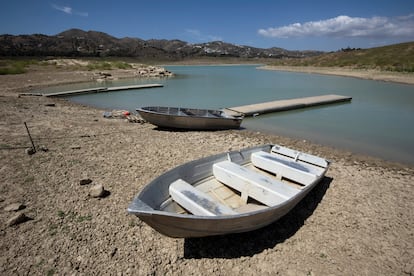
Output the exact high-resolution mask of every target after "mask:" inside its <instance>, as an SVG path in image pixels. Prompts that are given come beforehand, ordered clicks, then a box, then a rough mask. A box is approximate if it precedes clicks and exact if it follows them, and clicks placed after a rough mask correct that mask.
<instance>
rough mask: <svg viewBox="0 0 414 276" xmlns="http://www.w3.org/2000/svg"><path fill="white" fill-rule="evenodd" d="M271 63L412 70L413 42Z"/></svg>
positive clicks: (413, 65) (413, 68) (413, 59)
mask: <svg viewBox="0 0 414 276" xmlns="http://www.w3.org/2000/svg"><path fill="white" fill-rule="evenodd" d="M272 65H290V66H317V67H352V68H356V69H379V70H385V71H397V72H414V42H407V43H401V44H394V45H390V46H384V47H377V48H370V49H350V48H346V49H342V50H341V51H338V52H333V53H325V54H322V55H318V56H314V57H307V58H303V59H283V60H279V61H275V62H274V63H273V64H272Z"/></svg>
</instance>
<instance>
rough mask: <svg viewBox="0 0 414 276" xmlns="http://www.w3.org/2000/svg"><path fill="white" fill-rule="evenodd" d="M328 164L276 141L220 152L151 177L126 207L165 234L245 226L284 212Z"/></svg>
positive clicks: (248, 228) (181, 235)
mask: <svg viewBox="0 0 414 276" xmlns="http://www.w3.org/2000/svg"><path fill="white" fill-rule="evenodd" d="M328 167H329V161H327V160H326V159H323V158H320V157H317V156H314V155H310V154H306V153H302V152H298V151H295V150H292V149H289V148H286V147H282V146H278V145H263V146H258V147H254V148H248V149H244V150H241V151H231V152H227V153H222V154H218V155H214V156H210V157H206V158H202V159H199V160H195V161H191V162H189V163H186V164H183V165H181V166H179V167H176V168H174V169H172V170H170V171H168V172H166V173H164V174H162V175H161V176H159V177H158V178H156V179H154V180H153V181H152V182H151V183H149V184H148V185H147V186H146V187H145V188H144V189H143V190H142V191H141V192H140V193H139V194H138V195H137V196H136V197H135V198H134V199H133V201H132V202H131V203H130V205H129V207H128V212H129V213H130V214H134V215H136V216H137V217H139V218H140V219H141V220H142V221H144V222H145V223H147V224H148V225H149V226H151V227H152V228H154V229H155V230H157V231H158V232H160V233H162V234H164V235H166V236H169V237H176V238H189V237H205V236H214V235H225V234H230V233H240V232H247V231H251V230H255V229H258V228H261V227H263V226H266V225H268V224H270V223H272V222H274V221H276V220H278V219H279V218H281V217H282V216H284V215H285V214H286V213H288V212H289V211H290V210H291V209H292V208H293V207H294V206H295V205H296V204H298V203H299V202H300V201H301V200H302V199H303V198H304V197H305V196H306V195H307V194H308V193H309V192H310V191H311V190H312V189H313V188H314V187H315V186H316V185H317V183H319V182H320V180H321V179H322V178H323V177H324V175H325V173H326V171H327V170H328Z"/></svg>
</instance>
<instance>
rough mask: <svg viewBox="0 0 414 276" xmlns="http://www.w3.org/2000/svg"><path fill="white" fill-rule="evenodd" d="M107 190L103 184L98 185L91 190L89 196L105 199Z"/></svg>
mask: <svg viewBox="0 0 414 276" xmlns="http://www.w3.org/2000/svg"><path fill="white" fill-rule="evenodd" d="M105 194H106V193H105V189H104V186H102V185H101V184H96V185H94V186H92V187H91V189H90V190H89V196H90V197H104V196H105Z"/></svg>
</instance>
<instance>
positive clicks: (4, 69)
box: [0, 59, 38, 75]
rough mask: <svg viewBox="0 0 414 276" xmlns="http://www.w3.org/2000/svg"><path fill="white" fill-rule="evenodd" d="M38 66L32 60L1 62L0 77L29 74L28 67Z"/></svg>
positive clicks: (36, 62)
mask: <svg viewBox="0 0 414 276" xmlns="http://www.w3.org/2000/svg"><path fill="white" fill-rule="evenodd" d="M33 64H38V61H36V60H32V59H18V60H0V75H16V74H23V73H26V72H27V67H28V66H30V65H33Z"/></svg>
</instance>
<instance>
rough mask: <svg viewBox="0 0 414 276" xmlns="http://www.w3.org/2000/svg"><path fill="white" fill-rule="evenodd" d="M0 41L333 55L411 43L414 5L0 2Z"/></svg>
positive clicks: (306, 0)
mask: <svg viewBox="0 0 414 276" xmlns="http://www.w3.org/2000/svg"><path fill="white" fill-rule="evenodd" d="M0 7H1V8H0V34H12V35H20V34H35V33H36V34H46V35H56V34H58V33H60V32H63V31H66V30H68V29H72V28H77V29H82V30H85V31H90V30H92V31H100V32H104V33H107V34H109V35H112V36H115V37H117V38H123V37H132V38H140V39H145V40H148V39H169V40H170V39H179V40H182V41H186V42H188V43H194V44H195V43H206V42H211V41H224V42H227V43H232V44H237V45H246V46H251V47H258V48H271V47H280V48H284V49H288V50H321V51H336V50H339V49H341V48H347V47H351V48H372V47H378V46H383V45H390V44H395V43H400V42H407V41H414V0H389V1H387V0H341V1H335V0H328V1H327V0H297V1H295V0H288V1H284V0H202V1H200V0H124V1H123V0H118V1H109V0H108V1H107V0H99V1H98V0H72V1H71V0H46V1H45V0H1V2H0Z"/></svg>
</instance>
